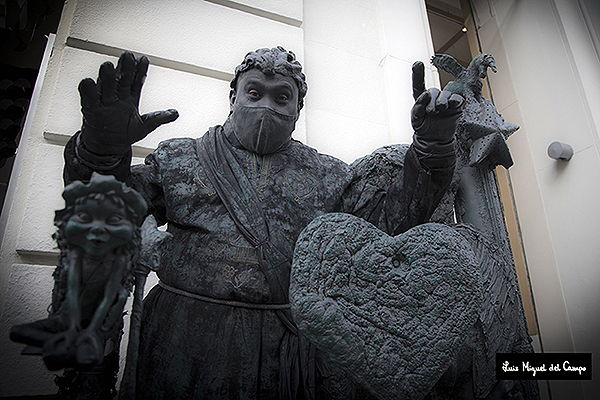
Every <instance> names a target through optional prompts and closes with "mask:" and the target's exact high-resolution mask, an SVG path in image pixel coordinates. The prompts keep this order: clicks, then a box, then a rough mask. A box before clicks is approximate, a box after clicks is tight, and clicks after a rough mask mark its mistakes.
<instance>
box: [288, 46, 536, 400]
mask: <svg viewBox="0 0 600 400" xmlns="http://www.w3.org/2000/svg"><path fill="white" fill-rule="evenodd" d="M432 63H433V64H434V65H436V66H437V67H438V68H441V69H444V70H445V71H447V72H450V73H452V74H453V75H454V76H455V78H456V79H455V81H453V82H450V83H449V84H448V85H447V86H446V87H445V90H448V91H452V92H457V93H459V94H460V95H461V96H463V97H464V98H465V106H464V109H463V112H462V115H461V117H460V118H459V120H458V127H457V130H456V138H457V164H456V168H455V173H454V178H453V182H452V184H451V187H450V189H449V190H448V191H447V192H446V194H445V196H444V198H443V199H442V201H441V202H440V204H439V206H438V208H437V209H436V210H435V212H434V214H433V216H432V218H431V220H432V221H435V222H438V223H442V224H445V225H451V227H448V226H444V225H439V224H425V225H421V226H418V227H415V228H413V229H411V230H409V231H407V232H405V233H403V234H400V235H397V236H394V237H390V236H389V235H387V234H386V233H384V232H381V231H380V230H378V229H377V228H375V227H373V226H372V225H369V224H367V223H365V222H364V221H361V220H359V219H357V218H355V217H353V216H350V215H344V214H331V215H328V216H323V217H319V218H317V219H316V220H315V221H313V222H312V223H311V224H310V225H309V226H308V227H307V228H306V230H305V231H304V232H303V233H302V234H301V235H300V238H299V240H298V243H297V246H296V254H295V258H294V267H293V276H292V283H291V288H290V298H291V303H292V307H293V312H294V316H295V318H296V323H297V324H298V325H299V328H300V331H301V332H303V333H304V334H305V335H306V336H307V337H308V338H309V339H310V340H312V341H313V342H314V343H315V344H316V345H317V346H318V347H319V349H320V350H321V351H322V354H324V356H325V358H327V359H329V360H330V361H331V362H333V363H336V364H337V365H339V366H340V367H341V368H344V369H345V370H347V371H348V372H349V373H350V375H351V376H352V377H353V378H354V379H355V381H357V382H359V383H360V385H361V386H362V387H364V388H367V389H368V390H369V394H368V395H367V396H365V397H366V398H369V396H374V397H375V398H379V399H396V398H403V399H421V398H425V399H431V400H434V399H538V398H539V393H538V387H537V383H536V382H535V381H498V380H496V377H495V372H496V371H495V354H496V353H512V352H514V353H528V352H533V348H532V346H531V337H530V336H529V333H528V331H527V323H526V320H525V314H524V311H523V305H522V301H521V296H520V291H519V287H518V282H517V276H516V270H515V265H514V260H513V256H512V252H511V248H510V245H509V241H508V233H507V231H506V225H505V222H504V214H503V209H502V204H501V202H500V197H499V191H498V186H497V182H496V178H495V174H494V168H495V167H496V166H497V165H503V166H504V167H505V168H509V167H510V166H511V165H512V159H511V157H510V153H509V151H508V147H507V145H506V142H505V139H506V138H507V137H508V135H509V134H511V133H513V132H514V131H516V130H517V129H518V126H516V125H512V124H508V123H505V122H504V119H503V118H502V117H501V116H500V114H499V113H498V111H497V110H496V109H495V107H494V106H493V105H492V103H491V102H490V101H489V100H486V99H484V97H483V95H482V93H481V89H482V82H481V78H485V77H486V76H487V69H488V68H491V69H492V70H493V71H494V72H495V71H496V67H495V62H494V59H493V57H492V56H490V55H487V54H481V55H478V56H476V57H475V59H474V60H473V61H472V62H471V64H470V65H469V67H468V68H466V69H465V68H463V67H462V66H460V65H459V64H458V63H457V62H456V61H455V60H454V59H453V58H452V57H450V56H447V55H436V56H434V57H433V59H432ZM406 152H407V146H405V145H400V146H386V147H384V148H381V149H378V150H376V151H375V152H374V153H373V154H371V155H369V156H366V157H363V158H362V159H360V160H357V161H355V162H354V163H353V164H352V167H353V168H354V170H355V171H356V173H357V174H358V175H359V176H360V177H361V178H360V179H363V180H365V181H368V182H370V183H372V184H374V185H376V186H378V187H381V188H384V189H385V188H388V187H389V186H390V185H391V184H392V183H393V182H394V181H395V180H396V179H397V176H398V174H399V172H400V171H401V170H402V168H403V163H404V156H405V154H406ZM455 219H456V220H455ZM456 222H458V223H459V224H458V225H457V224H456ZM414 343H418V344H419V345H418V346H414ZM428 349H431V350H430V351H428Z"/></svg>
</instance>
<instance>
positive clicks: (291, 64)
mask: <svg viewBox="0 0 600 400" xmlns="http://www.w3.org/2000/svg"><path fill="white" fill-rule="evenodd" d="M253 68H256V69H258V70H259V71H262V72H263V73H264V74H266V75H275V74H276V73H277V74H281V75H284V76H289V77H290V78H292V79H293V80H294V81H295V82H296V85H297V86H298V111H300V110H301V109H302V107H303V106H304V96H306V92H307V91H308V85H307V84H306V76H305V75H304V73H302V64H300V62H299V61H298V60H297V59H296V55H295V54H294V53H293V52H291V51H287V50H286V49H284V48H283V47H281V46H277V47H273V48H272V49H269V48H264V49H258V50H256V51H251V52H249V53H248V54H246V57H244V61H243V62H242V63H241V64H240V65H238V66H237V67H236V69H235V77H234V78H233V80H232V81H231V88H232V89H233V90H236V87H237V82H238V79H239V77H240V75H241V74H242V73H244V72H246V71H248V70H250V69H253Z"/></svg>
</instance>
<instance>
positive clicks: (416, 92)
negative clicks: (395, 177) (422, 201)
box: [410, 61, 464, 170]
mask: <svg viewBox="0 0 600 400" xmlns="http://www.w3.org/2000/svg"><path fill="white" fill-rule="evenodd" d="M412 72H413V73H412V79H413V97H414V99H415V104H414V106H413V108H412V110H411V113H410V119H411V124H412V127H413V130H414V132H415V135H414V137H413V146H414V148H415V150H416V153H417V155H418V157H419V160H420V161H421V163H422V164H423V165H425V166H426V167H427V168H429V169H432V170H433V169H445V168H448V167H452V166H454V161H455V159H456V156H455V152H454V132H455V131H456V124H457V121H458V118H459V117H460V114H461V112H462V105H463V103H464V98H463V97H462V96H461V95H459V94H456V93H452V92H448V91H445V90H444V91H440V90H439V89H436V88H432V89H429V90H425V66H424V65H423V63H422V62H421V61H417V62H415V63H414V64H413V67H412Z"/></svg>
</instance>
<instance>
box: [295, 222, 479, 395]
mask: <svg viewBox="0 0 600 400" xmlns="http://www.w3.org/2000/svg"><path fill="white" fill-rule="evenodd" d="M480 291H481V289H480V283H479V272H478V268H477V267H476V264H475V258H474V255H473V251H472V249H471V246H470V245H469V244H468V242H467V241H466V240H465V239H464V238H463V236H461V235H460V234H459V233H458V232H456V231H455V230H454V229H452V228H451V227H449V226H446V225H441V224H424V225H420V226H417V227H415V228H413V229H411V230H409V231H407V232H405V233H403V234H400V235H398V236H395V237H391V236H389V235H387V234H386V233H384V232H382V231H380V230H379V229H377V228H376V227H375V226H373V225H371V224H370V223H368V222H366V221H364V220H362V219H360V218H357V217H354V216H352V215H348V214H327V215H324V216H321V217H319V218H317V219H315V220H314V221H313V222H312V223H311V224H309V226H308V227H307V228H306V229H305V230H304V231H303V232H302V234H301V235H300V237H299V239H298V242H297V243H296V249H295V254H294V262H293V268H292V277H291V285H290V302H291V304H292V312H293V315H294V319H295V321H296V323H297V324H298V328H299V329H300V331H301V332H302V333H303V334H304V335H305V336H306V337H307V338H308V339H309V340H310V341H311V342H312V343H314V344H315V345H316V346H317V347H318V348H319V349H320V350H321V351H322V352H323V353H324V354H325V356H326V358H327V359H328V360H330V361H331V362H333V363H335V364H337V366H339V367H340V368H342V369H343V370H345V371H346V372H347V373H348V374H350V375H351V376H352V378H353V379H354V380H355V381H356V382H357V383H359V384H360V385H361V386H363V387H364V388H366V389H368V390H369V391H370V392H371V393H372V394H373V395H375V396H376V397H377V398H380V399H419V398H422V397H423V396H425V395H426V394H427V393H428V392H429V390H431V388H432V387H433V385H434V384H435V383H436V382H437V381H438V379H439V378H440V377H441V376H442V374H443V373H444V372H445V371H446V369H447V368H448V366H449V365H450V363H451V362H452V361H453V359H454V357H455V356H456V353H457V351H458V348H459V347H460V344H461V343H462V342H463V341H464V339H465V337H466V335H467V332H468V330H469V328H470V327H471V326H472V325H473V324H474V323H475V321H476V319H477V315H478V310H479V305H480V303H481V292H480Z"/></svg>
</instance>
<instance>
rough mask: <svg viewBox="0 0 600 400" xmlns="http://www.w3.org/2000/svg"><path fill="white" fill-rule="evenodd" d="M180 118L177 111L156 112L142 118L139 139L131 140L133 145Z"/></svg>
mask: <svg viewBox="0 0 600 400" xmlns="http://www.w3.org/2000/svg"><path fill="white" fill-rule="evenodd" d="M178 117H179V113H178V112H177V110H174V109H170V110H166V111H155V112H151V113H148V114H144V115H142V116H141V118H142V128H141V130H140V132H139V134H138V135H137V137H133V138H131V139H132V140H133V141H132V143H135V142H137V141H138V140H141V139H143V138H145V137H146V135H148V134H149V133H150V132H152V131H153V130H155V129H156V128H158V127H159V126H161V125H162V124H167V123H169V122H173V121H175V120H176V119H177V118H178Z"/></svg>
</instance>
